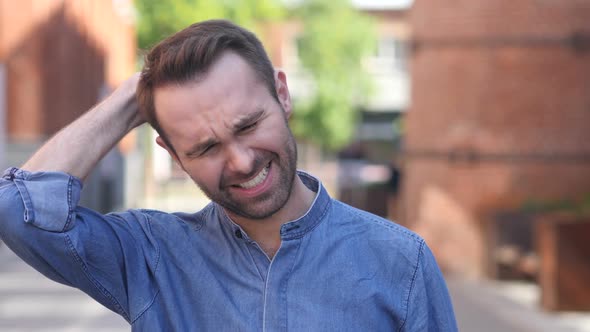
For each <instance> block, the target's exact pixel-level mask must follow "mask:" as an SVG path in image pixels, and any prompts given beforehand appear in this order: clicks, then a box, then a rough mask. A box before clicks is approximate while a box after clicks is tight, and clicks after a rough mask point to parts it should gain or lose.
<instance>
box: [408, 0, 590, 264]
mask: <svg viewBox="0 0 590 332" xmlns="http://www.w3.org/2000/svg"><path fill="white" fill-rule="evenodd" d="M411 22H412V34H413V36H414V38H415V40H416V44H415V45H416V48H415V52H414V54H413V56H412V67H411V68H412V69H411V70H412V80H413V82H412V107H411V109H410V111H409V112H408V114H407V118H406V119H407V122H406V149H407V152H408V154H407V158H406V160H405V171H404V174H405V175H406V178H405V181H404V189H403V190H404V192H403V194H404V202H405V203H404V211H405V218H404V222H405V223H406V224H407V225H409V226H410V227H412V228H414V229H415V230H417V231H418V232H419V233H421V234H422V235H423V236H424V237H425V238H426V239H427V241H428V242H429V243H430V244H431V246H432V247H433V250H434V252H435V254H436V255H437V257H438V259H439V262H440V263H441V265H443V267H445V268H446V269H448V270H452V271H456V272H460V273H463V274H468V275H478V274H481V273H482V257H483V255H484V254H485V253H484V251H483V243H482V241H483V238H484V236H483V235H482V234H481V230H480V227H479V223H480V222H482V221H483V220H485V219H486V218H487V216H488V215H489V214H490V213H491V212H493V211H495V210H497V209H508V208H518V207H520V206H522V204H523V203H524V202H525V201H527V200H551V199H553V200H558V199H566V198H575V197H579V196H580V195H583V194H587V193H590V88H589V87H590V48H589V49H588V50H586V51H584V50H582V51H580V50H575V49H574V48H572V47H570V44H568V41H570V39H568V38H571V36H572V35H573V34H574V33H578V34H579V33H587V34H589V35H590V23H589V22H590V2H587V1H582V0H576V1H557V0H527V1H525V0H523V1H509V0H495V1H473V0H457V1H452V2H448V1H445V2H440V1H426V0H417V1H416V2H415V4H414V7H413V9H412V11H411ZM453 155H454V156H455V158H452V157H453ZM449 156H450V157H451V158H450V159H449Z"/></svg>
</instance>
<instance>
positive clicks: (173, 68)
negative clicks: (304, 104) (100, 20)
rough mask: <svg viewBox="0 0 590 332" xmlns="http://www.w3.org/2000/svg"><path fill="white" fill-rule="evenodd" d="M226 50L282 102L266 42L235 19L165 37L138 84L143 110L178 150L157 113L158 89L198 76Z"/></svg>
mask: <svg viewBox="0 0 590 332" xmlns="http://www.w3.org/2000/svg"><path fill="white" fill-rule="evenodd" d="M226 51H232V52H234V53H236V54H237V55H239V56H240V57H241V58H242V59H244V60H245V61H246V62H247V63H248V64H249V65H250V66H251V68H252V69H253V70H254V73H255V74H256V75H257V78H258V79H259V80H260V81H261V82H262V83H263V84H265V85H266V87H267V88H268V90H269V92H270V94H271V95H272V96H273V97H274V98H275V100H277V101H278V96H277V93H276V89H275V80H274V68H273V66H272V63H271V62H270V59H269V58H268V55H267V54H266V51H265V50H264V47H263V46H262V43H261V42H260V40H259V39H258V38H257V37H256V36H255V35H254V34H253V33H252V32H250V31H248V30H246V29H244V28H241V27H239V26H237V25H235V24H233V23H232V22H229V21H226V20H209V21H203V22H199V23H195V24H193V25H191V26H189V27H187V28H185V29H184V30H182V31H180V32H177V33H175V34H173V35H171V36H169V37H168V38H166V39H164V40H163V41H161V42H160V43H158V44H157V45H156V46H154V47H153V48H152V49H151V50H150V51H149V53H148V54H147V55H146V57H145V64H144V67H143V69H142V71H141V77H140V80H139V84H138V86H137V101H138V104H139V109H140V112H142V114H143V116H144V118H145V119H146V120H147V122H148V123H149V124H150V125H151V126H152V127H153V128H154V129H155V130H156V131H157V132H158V135H160V137H162V139H163V140H164V143H166V144H167V145H168V147H169V148H170V149H172V151H173V152H174V153H176V150H175V149H174V147H173V146H172V144H171V142H170V140H169V138H168V137H167V136H166V133H165V132H164V130H163V129H162V127H161V126H160V123H159V122H158V118H157V116H156V109H155V106H154V90H155V89H156V88H158V87H162V86H165V85H168V84H182V83H186V82H189V81H192V80H195V79H198V77H199V76H200V75H204V74H206V73H207V71H208V70H209V68H210V67H211V66H212V65H213V63H214V62H215V61H216V60H217V59H218V58H219V57H220V56H221V55H222V54H223V53H224V52H226ZM228 79H231V78H228Z"/></svg>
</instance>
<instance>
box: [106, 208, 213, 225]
mask: <svg viewBox="0 0 590 332" xmlns="http://www.w3.org/2000/svg"><path fill="white" fill-rule="evenodd" d="M212 209H213V206H212V205H211V204H210V205H207V206H205V207H204V208H203V209H201V210H199V211H197V212H168V211H162V210H155V209H149V208H137V209H129V210H126V211H123V212H115V213H110V215H113V216H118V217H120V218H122V219H125V220H133V219H135V220H139V221H145V222H147V223H150V224H151V225H152V226H153V225H159V224H163V225H167V226H170V225H171V224H174V223H179V224H193V225H195V224H202V223H204V222H205V221H206V220H207V219H209V217H208V216H210V215H211V212H212Z"/></svg>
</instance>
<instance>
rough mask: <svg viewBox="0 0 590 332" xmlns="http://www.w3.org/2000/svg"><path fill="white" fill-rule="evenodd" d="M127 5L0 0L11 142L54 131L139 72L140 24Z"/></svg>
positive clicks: (0, 50) (1, 59) (1, 49)
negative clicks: (130, 15)
mask: <svg viewBox="0 0 590 332" xmlns="http://www.w3.org/2000/svg"><path fill="white" fill-rule="evenodd" d="M120 3H123V2H120ZM120 10H121V8H119V9H118V8H115V2H113V1H90V0H85V1H76V0H23V1H10V0H0V62H2V63H4V64H5V66H6V68H7V79H8V91H7V99H8V100H7V103H8V112H7V113H8V114H7V131H8V137H9V139H10V141H32V142H34V141H39V140H43V139H44V138H46V137H48V136H50V135H52V134H53V133H55V132H56V131H57V130H59V129H60V128H62V127H63V126H64V125H66V124H67V123H69V122H71V121H72V120H74V119H75V118H76V117H78V116H79V115H80V114H81V113H82V112H84V111H85V110H87V109H88V108H89V107H91V106H92V105H93V104H95V103H96V102H97V100H98V99H99V97H101V91H102V90H104V88H109V87H114V86H115V85H116V84H118V83H120V82H121V81H122V80H123V78H125V77H127V76H128V75H130V74H131V73H132V72H133V70H134V65H135V37H134V32H133V31H134V30H133V26H132V24H131V22H129V21H128V19H126V18H125V16H124V15H123V14H122V13H121V12H120Z"/></svg>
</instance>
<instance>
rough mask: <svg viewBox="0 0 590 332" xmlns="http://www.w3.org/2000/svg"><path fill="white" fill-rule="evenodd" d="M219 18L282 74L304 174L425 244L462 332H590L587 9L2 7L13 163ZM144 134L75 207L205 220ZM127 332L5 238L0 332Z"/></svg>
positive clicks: (53, 3)
mask: <svg viewBox="0 0 590 332" xmlns="http://www.w3.org/2000/svg"><path fill="white" fill-rule="evenodd" d="M209 18H228V19H231V20H233V21H235V22H236V23H238V24H241V25H243V26H246V27H247V28H249V29H252V30H253V31H255V32H256V33H257V34H258V36H259V37H260V38H261V39H262V40H263V42H264V44H265V47H266V48H267V51H268V52H269V54H270V56H271V59H272V61H273V63H274V64H275V66H277V67H281V68H283V69H284V70H285V71H286V73H287V78H288V84H289V87H290V90H291V95H292V98H293V99H294V105H295V112H294V116H293V119H292V121H291V127H292V129H293V132H294V134H295V135H296V136H297V138H298V142H299V159H300V160H299V167H300V168H301V169H305V170H308V171H310V172H311V173H312V174H315V175H317V176H318V177H319V178H320V179H322V181H323V182H324V184H325V186H326V187H327V188H328V190H329V191H330V193H331V194H332V195H333V196H334V197H337V198H339V199H341V200H342V201H345V202H347V203H349V204H351V205H354V206H357V207H359V208H362V209H365V210H368V211H370V212H373V213H375V214H378V215H381V216H384V217H386V218H389V219H391V220H395V221H396V222H398V223H399V224H401V225H404V226H406V227H408V228H410V229H412V230H414V231H416V232H418V233H419V234H420V235H422V236H423V237H424V238H425V239H426V241H427V243H428V244H429V246H430V247H431V248H432V250H433V252H434V253H435V256H436V258H437V260H438V262H439V264H440V266H441V268H442V269H443V271H444V272H445V276H446V278H447V282H448V285H449V288H450V291H451V295H452V298H453V302H454V305H455V310H456V314H457V319H458V321H459V326H460V329H461V330H462V331H590V313H589V311H590V282H588V280H590V241H589V240H588V239H590V1H588V0H570V1H562V0H519V1H509V0H454V1H429V0H414V1H411V0H389V1H387V0H365V1H363V0H352V1H346V0H274V1H273V0H244V1H238V0H233V1H232V0H226V1H217V2H214V1H201V0H168V1H157V0H135V1H131V0H96V1H91V0H21V1H11V0H0V168H2V169H5V168H7V167H9V166H13V165H14V166H18V165H20V164H22V163H23V162H24V161H25V160H26V159H27V158H28V157H29V156H30V155H31V154H32V153H33V152H34V151H35V150H36V149H37V148H38V147H39V146H40V144H42V142H44V141H45V140H46V139H48V138H49V137H50V136H51V135H53V134H54V133H55V132H56V131H58V130H59V129H60V128H62V127H63V126H65V125H66V124H68V123H69V122H71V121H73V120H74V119H75V118H77V117H78V116H79V115H81V114H82V113H83V112H84V111H86V110H87V109H89V108H90V107H92V105H94V104H95V103H97V102H98V101H100V100H101V99H103V98H104V97H106V96H107V95H108V94H109V93H110V92H111V91H112V90H114V89H115V88H116V87H117V86H118V84H120V83H121V82H122V81H123V80H124V79H125V78H126V77H128V76H129V75H131V74H132V73H133V72H135V71H137V70H139V69H140V68H141V64H142V55H143V54H145V52H146V50H148V49H149V48H150V47H151V46H153V45H154V44H155V43H157V41H159V40H160V39H162V38H163V37H165V36H167V35H169V34H171V33H173V32H175V31H178V30H180V29H182V28H184V27H186V26H187V25H189V24H191V23H193V22H196V21H200V20H204V19H209ZM154 139H155V135H154V132H153V131H152V130H151V129H150V128H148V127H147V126H143V127H141V128H138V129H136V130H135V131H134V132H132V133H130V134H129V135H127V137H125V138H124V139H123V140H122V141H121V142H120V143H119V144H118V146H117V147H115V148H114V149H113V150H112V151H111V152H110V153H109V154H108V155H107V156H106V157H105V159H104V160H103V161H101V163H100V165H99V166H98V167H97V168H96V170H95V171H94V172H93V174H92V175H91V176H90V177H89V179H88V180H87V182H86V183H85V190H84V192H83V197H82V202H81V204H82V205H85V206H87V207H90V208H93V209H96V210H98V211H101V212H108V211H116V210H122V209H127V208H135V207H149V208H155V209H162V210H166V211H178V210H182V211H189V212H190V211H196V210H198V209H200V208H201V207H202V206H204V205H205V204H206V203H207V199H206V197H204V195H203V194H202V193H200V192H199V191H198V189H197V188H196V187H195V185H194V184H192V182H191V181H190V180H189V179H188V178H187V177H186V176H185V175H184V174H183V173H182V171H181V170H180V169H179V168H178V167H176V165H175V164H174V163H173V162H172V161H171V160H170V158H169V157H168V154H167V153H166V152H165V151H164V150H162V149H160V148H159V147H157V146H156V145H155V144H154ZM119 330H120V331H126V330H129V328H128V327H126V324H125V322H123V320H122V319H121V318H119V317H117V316H115V315H114V314H112V313H110V312H108V311H107V310H106V309H103V308H101V307H100V306H99V305H97V304H95V303H93V302H92V301H91V300H89V299H86V298H85V296H84V295H83V294H80V293H79V292H77V291H74V290H71V289H68V288H66V287H63V286H60V285H56V284H53V283H51V282H49V281H46V280H44V279H43V277H41V276H40V275H39V274H38V273H37V272H34V271H32V270H31V269H30V268H28V267H27V266H25V265H24V264H23V263H21V262H19V261H18V259H17V258H15V257H14V255H13V254H12V253H11V252H10V251H9V250H8V249H7V248H6V247H2V246H1V244H0V331H119Z"/></svg>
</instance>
